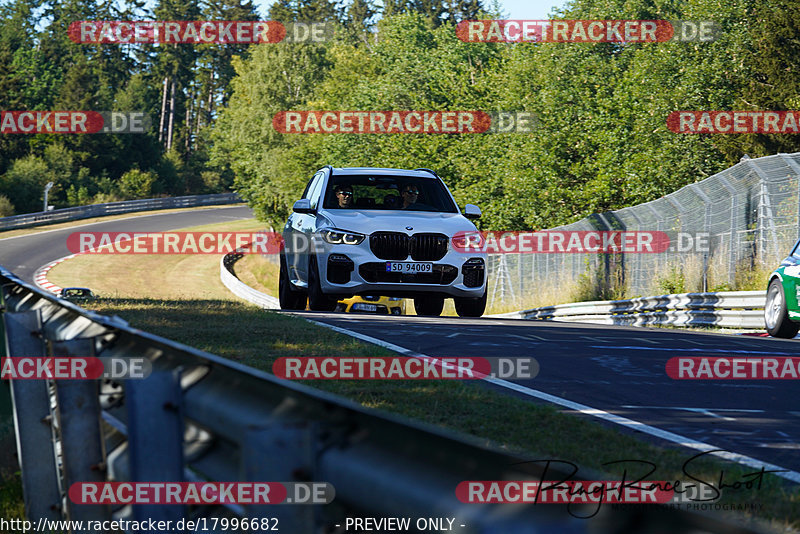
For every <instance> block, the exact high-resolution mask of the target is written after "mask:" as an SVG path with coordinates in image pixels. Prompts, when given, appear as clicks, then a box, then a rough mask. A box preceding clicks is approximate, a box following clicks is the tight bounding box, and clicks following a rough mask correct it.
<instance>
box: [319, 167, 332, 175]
mask: <svg viewBox="0 0 800 534" xmlns="http://www.w3.org/2000/svg"><path fill="white" fill-rule="evenodd" d="M322 168H323V169H330V170H331V174H330V176H333V165H323V166H322ZM330 176H329V177H330Z"/></svg>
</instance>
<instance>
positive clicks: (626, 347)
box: [589, 345, 798, 356]
mask: <svg viewBox="0 0 800 534" xmlns="http://www.w3.org/2000/svg"><path fill="white" fill-rule="evenodd" d="M589 348H590V349H614V350H654V351H658V352H714V353H722V354H772V355H785V356H797V354H798V353H797V352H776V351H763V350H762V351H758V350H731V349H690V348H683V349H681V348H677V347H637V346H635V345H624V346H621V347H610V346H608V345H592V346H591V347H589Z"/></svg>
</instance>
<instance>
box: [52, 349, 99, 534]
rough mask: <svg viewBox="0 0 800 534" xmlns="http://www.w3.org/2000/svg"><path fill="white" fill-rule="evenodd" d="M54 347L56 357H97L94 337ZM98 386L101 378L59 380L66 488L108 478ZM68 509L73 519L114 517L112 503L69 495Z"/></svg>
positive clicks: (57, 386)
mask: <svg viewBox="0 0 800 534" xmlns="http://www.w3.org/2000/svg"><path fill="white" fill-rule="evenodd" d="M52 348H53V356H79V357H89V356H94V340H93V339H74V340H71V341H55V342H53V343H52ZM98 385H99V382H98V381H97V380H57V381H55V387H56V399H57V400H58V403H57V409H56V414H57V416H58V431H59V433H60V435H61V457H62V469H63V473H64V490H65V491H69V488H70V487H71V486H72V484H74V483H75V482H105V481H106V474H105V473H106V467H105V461H106V457H105V447H104V443H103V438H102V433H101V426H100V416H101V410H100V399H99V397H98V393H99V391H98ZM66 509H67V518H68V519H70V520H78V521H81V520H83V521H104V520H107V519H111V507H110V506H108V505H87V504H75V503H73V502H72V501H70V500H69V498H67V499H66ZM87 532H88V531H87Z"/></svg>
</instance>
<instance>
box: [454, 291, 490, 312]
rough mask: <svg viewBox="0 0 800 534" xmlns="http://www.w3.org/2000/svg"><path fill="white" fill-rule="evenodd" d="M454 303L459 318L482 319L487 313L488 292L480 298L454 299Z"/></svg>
mask: <svg viewBox="0 0 800 534" xmlns="http://www.w3.org/2000/svg"><path fill="white" fill-rule="evenodd" d="M453 303H454V304H455V305H456V313H457V314H458V316H459V317H480V316H481V315H483V312H484V311H486V291H484V292H483V296H482V297H478V298H469V297H454V298H453Z"/></svg>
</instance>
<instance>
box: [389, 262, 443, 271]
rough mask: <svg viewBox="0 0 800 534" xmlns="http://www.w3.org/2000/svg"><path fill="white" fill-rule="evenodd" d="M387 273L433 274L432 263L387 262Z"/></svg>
mask: <svg viewBox="0 0 800 534" xmlns="http://www.w3.org/2000/svg"><path fill="white" fill-rule="evenodd" d="M386 272H387V273H432V272H433V264H432V263H412V262H408V261H387V262H386Z"/></svg>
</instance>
